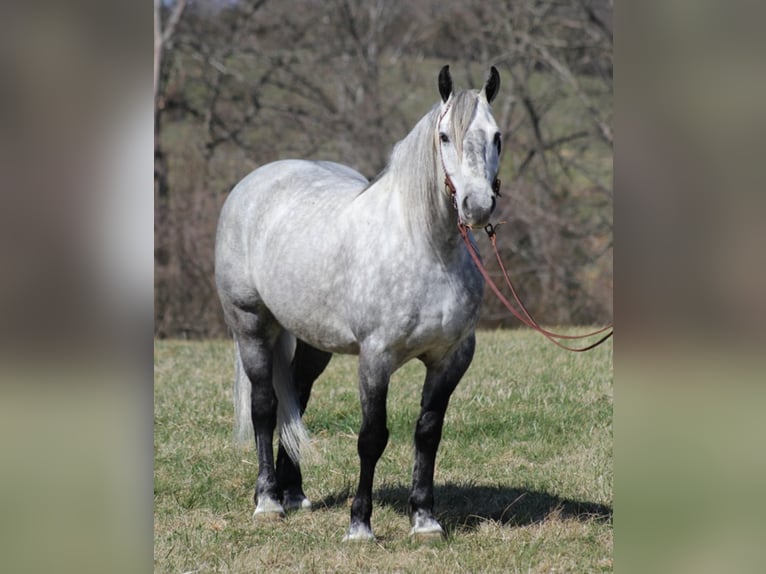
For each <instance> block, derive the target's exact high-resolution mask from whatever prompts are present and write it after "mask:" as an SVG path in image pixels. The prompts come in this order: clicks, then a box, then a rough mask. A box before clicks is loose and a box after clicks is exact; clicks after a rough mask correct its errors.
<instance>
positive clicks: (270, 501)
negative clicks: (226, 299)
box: [237, 334, 285, 518]
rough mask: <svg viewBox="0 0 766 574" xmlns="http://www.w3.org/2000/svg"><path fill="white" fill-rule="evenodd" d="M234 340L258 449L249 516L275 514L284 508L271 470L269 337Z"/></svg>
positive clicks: (273, 411) (273, 416)
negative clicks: (248, 391)
mask: <svg viewBox="0 0 766 574" xmlns="http://www.w3.org/2000/svg"><path fill="white" fill-rule="evenodd" d="M237 344H238V347H239V353H240V358H241V359H242V366H243V367H244V369H245V373H246V374H247V376H248V378H249V379H250V383H251V394H250V405H251V412H250V414H251V417H252V421H253V429H254V431H255V445H256V451H257V453H258V480H257V481H256V486H255V505H256V506H255V513H254V514H253V517H254V518H256V517H261V518H277V517H281V516H283V515H284V513H285V511H284V508H283V507H282V504H281V503H280V502H279V491H278V489H277V478H276V473H275V470H274V446H273V438H274V428H275V427H276V424H277V398H276V395H275V393H274V387H273V384H272V353H273V345H274V343H273V341H271V340H270V338H269V339H265V338H260V337H254V336H249V335H241V334H240V335H238V336H237Z"/></svg>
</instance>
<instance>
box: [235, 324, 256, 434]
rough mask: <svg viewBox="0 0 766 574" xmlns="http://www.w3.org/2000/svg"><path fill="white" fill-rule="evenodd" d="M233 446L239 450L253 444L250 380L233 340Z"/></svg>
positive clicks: (237, 345)
mask: <svg viewBox="0 0 766 574" xmlns="http://www.w3.org/2000/svg"><path fill="white" fill-rule="evenodd" d="M234 354H235V358H234V444H235V445H236V446H238V447H240V448H244V447H247V446H250V445H251V444H252V443H253V436H254V433H253V419H252V416H251V412H252V411H251V409H252V406H251V404H250V392H251V388H250V379H248V378H247V373H245V367H244V365H243V364H242V357H241V355H240V353H239V343H238V342H237V340H236V338H235V339H234Z"/></svg>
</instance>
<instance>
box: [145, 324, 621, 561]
mask: <svg viewBox="0 0 766 574" xmlns="http://www.w3.org/2000/svg"><path fill="white" fill-rule="evenodd" d="M611 352H612V344H611V342H609V343H607V344H606V345H603V346H602V347H600V348H598V349H596V350H595V351H591V352H590V353H585V354H575V353H567V352H565V351H562V350H560V349H558V348H557V347H555V346H553V345H551V344H550V343H548V342H547V341H546V340H545V339H544V338H543V337H541V336H540V335H538V334H536V333H532V332H529V331H492V332H480V333H479V334H478V345H477V352H476V356H475V358H474V361H473V364H472V366H471V368H470V369H469V371H468V373H467V374H466V376H465V377H464V379H463V381H462V382H461V384H460V386H459V387H458V389H457V390H456V391H455V394H454V395H453V398H452V401H451V403H450V408H449V410H448V412H447V420H446V422H445V427H444V437H443V440H442V443H441V447H440V449H439V456H438V459H437V467H436V489H435V490H436V491H435V495H436V508H435V512H436V514H437V516H438V518H439V519H440V520H441V522H442V524H443V525H444V526H445V528H446V530H447V537H446V539H445V540H443V541H441V542H437V543H432V544H418V543H415V542H413V541H412V540H410V539H409V537H408V535H407V533H408V530H409V520H408V518H407V515H406V510H405V509H406V502H407V496H408V487H409V483H410V478H411V477H410V474H411V468H412V432H413V425H414V422H415V418H416V416H417V410H418V403H419V395H420V389H421V385H422V378H423V376H424V373H425V371H424V369H423V367H422V366H421V365H420V364H419V363H415V362H413V363H410V364H408V365H405V367H404V368H402V369H401V370H400V371H399V372H398V373H396V374H395V375H394V377H393V379H392V381H391V387H390V392H389V399H388V405H389V408H388V412H389V429H390V432H391V436H390V440H389V444H388V448H387V449H386V452H385V453H384V454H383V457H382V458H381V460H380V462H379V464H378V467H377V472H376V482H375V489H374V510H373V517H372V525H373V530H374V532H375V534H376V536H377V542H376V543H368V544H352V545H349V544H343V543H342V542H341V538H342V536H343V534H344V531H345V529H346V527H347V525H348V517H349V505H350V499H351V496H352V495H353V492H354V490H355V485H356V480H357V473H358V470H359V463H358V459H357V455H356V432H357V430H358V427H359V418H360V417H359V413H360V409H359V403H358V394H357V390H356V358H355V357H344V356H336V357H334V358H333V360H332V362H331V363H330V366H329V367H328V369H327V371H326V372H325V373H324V374H323V375H322V377H321V378H320V379H319V380H318V381H317V383H316V385H315V387H314V394H313V396H312V400H311V402H310V403H309V408H308V411H307V413H306V417H305V421H306V425H307V427H308V428H309V430H310V432H311V433H312V436H313V440H314V444H315V446H316V447H317V450H318V452H319V453H320V456H319V458H320V460H317V461H315V462H313V463H312V464H309V465H306V466H305V467H304V487H305V490H306V494H307V495H308V496H309V498H310V499H311V500H312V502H313V503H314V511H313V512H311V513H298V514H293V515H290V516H288V518H287V519H286V520H284V521H283V522H280V523H276V524H274V523H272V524H261V523H254V522H253V521H252V519H251V514H252V511H253V501H252V495H253V487H254V482H255V476H256V471H257V466H256V459H255V453H254V450H253V449H248V450H247V451H240V450H237V449H236V448H234V447H233V446H232V442H231V420H232V407H231V401H230V397H231V381H232V377H233V352H232V347H231V343H230V342H229V341H213V342H180V341H157V342H156V343H155V394H154V398H155V419H154V423H155V426H154V455H155V471H154V477H155V478H154V481H155V482H154V505H155V506H154V509H155V510H154V516H155V524H154V541H155V547H154V562H155V571H156V572H178V573H180V572H188V571H195V572H241V573H244V572H267V571H274V572H280V573H281V572H294V571H306V572H362V571H364V572H369V571H378V572H426V571H428V572H439V571H444V572H463V571H465V572H479V571H481V572H554V571H555V572H609V571H611V570H612V519H611V514H612V510H611V509H612V367H611Z"/></svg>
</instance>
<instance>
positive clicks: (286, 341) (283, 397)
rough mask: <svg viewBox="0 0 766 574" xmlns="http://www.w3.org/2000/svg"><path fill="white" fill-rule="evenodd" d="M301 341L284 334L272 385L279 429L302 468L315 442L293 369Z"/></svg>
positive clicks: (275, 349) (283, 441) (276, 356)
mask: <svg viewBox="0 0 766 574" xmlns="http://www.w3.org/2000/svg"><path fill="white" fill-rule="evenodd" d="M296 344H297V340H296V338H295V336H294V335H293V334H292V333H290V332H288V331H282V334H281V335H280V336H279V339H278V340H277V344H276V345H275V347H274V361H273V363H272V367H271V368H272V381H273V385H274V394H276V396H277V428H278V429H279V440H280V443H281V444H282V446H284V447H285V450H286V451H287V454H288V456H289V457H290V458H291V459H292V460H293V462H295V464H298V463H299V462H300V459H301V456H304V457H305V456H306V455H310V454H312V452H313V451H312V450H311V439H310V437H309V433H308V430H306V427H305V426H304V424H303V420H302V419H301V407H300V403H299V401H298V391H297V389H296V388H295V381H294V380H293V374H292V369H291V367H290V365H291V363H292V360H293V357H294V355H295V347H296Z"/></svg>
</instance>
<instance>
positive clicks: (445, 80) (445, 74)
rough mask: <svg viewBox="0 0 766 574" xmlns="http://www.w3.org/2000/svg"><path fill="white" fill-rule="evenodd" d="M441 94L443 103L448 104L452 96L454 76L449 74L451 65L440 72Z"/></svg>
mask: <svg viewBox="0 0 766 574" xmlns="http://www.w3.org/2000/svg"><path fill="white" fill-rule="evenodd" d="M439 94H441V97H442V101H443V102H446V101H447V100H448V99H449V97H450V95H451V94H452V76H451V75H450V73H449V65H447V66H444V67H443V68H442V69H441V71H440V72H439Z"/></svg>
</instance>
